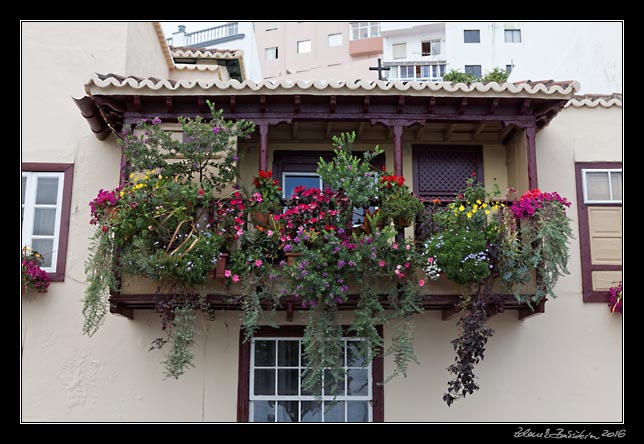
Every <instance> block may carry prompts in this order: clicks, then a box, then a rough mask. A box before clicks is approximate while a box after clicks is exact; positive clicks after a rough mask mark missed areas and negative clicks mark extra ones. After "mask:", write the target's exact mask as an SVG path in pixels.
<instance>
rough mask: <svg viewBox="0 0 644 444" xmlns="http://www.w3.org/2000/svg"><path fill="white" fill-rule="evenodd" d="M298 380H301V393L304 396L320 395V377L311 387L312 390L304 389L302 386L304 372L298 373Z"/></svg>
mask: <svg viewBox="0 0 644 444" xmlns="http://www.w3.org/2000/svg"><path fill="white" fill-rule="evenodd" d="M300 380H301V382H302V395H304V396H321V395H322V378H320V381H319V383H318V384H317V385H316V386H315V387H313V390H306V389H305V388H304V372H302V374H301V375H300Z"/></svg>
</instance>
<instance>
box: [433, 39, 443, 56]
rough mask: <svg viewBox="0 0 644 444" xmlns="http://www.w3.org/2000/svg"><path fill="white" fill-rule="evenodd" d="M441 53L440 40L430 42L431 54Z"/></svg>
mask: <svg viewBox="0 0 644 444" xmlns="http://www.w3.org/2000/svg"><path fill="white" fill-rule="evenodd" d="M440 53H441V42H440V41H438V42H432V54H433V55H438V54H440Z"/></svg>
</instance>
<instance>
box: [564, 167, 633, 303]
mask: <svg viewBox="0 0 644 444" xmlns="http://www.w3.org/2000/svg"><path fill="white" fill-rule="evenodd" d="M575 176H576V180H577V216H578V219H579V247H580V253H581V254H580V257H581V282H582V293H583V299H584V302H607V301H608V298H609V289H610V287H613V286H616V285H617V283H618V282H619V281H621V280H622V250H623V235H622V232H623V230H622V225H623V212H622V180H623V178H622V164H621V163H618V162H610V163H608V162H606V163H603V162H588V163H587V162H578V163H576V164H575Z"/></svg>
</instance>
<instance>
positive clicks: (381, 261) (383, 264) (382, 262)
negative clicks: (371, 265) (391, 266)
mask: <svg viewBox="0 0 644 444" xmlns="http://www.w3.org/2000/svg"><path fill="white" fill-rule="evenodd" d="M378 265H379V266H381V267H384V266H385V261H383V260H382V259H380V262H378Z"/></svg>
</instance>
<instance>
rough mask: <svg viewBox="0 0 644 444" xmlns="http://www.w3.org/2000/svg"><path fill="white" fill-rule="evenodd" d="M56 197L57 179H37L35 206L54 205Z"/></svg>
mask: <svg viewBox="0 0 644 444" xmlns="http://www.w3.org/2000/svg"><path fill="white" fill-rule="evenodd" d="M57 197H58V178H57V177H39V178H38V187H37V190H36V204H43V205H56V198H57Z"/></svg>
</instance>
